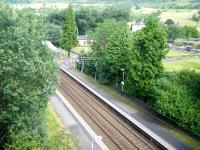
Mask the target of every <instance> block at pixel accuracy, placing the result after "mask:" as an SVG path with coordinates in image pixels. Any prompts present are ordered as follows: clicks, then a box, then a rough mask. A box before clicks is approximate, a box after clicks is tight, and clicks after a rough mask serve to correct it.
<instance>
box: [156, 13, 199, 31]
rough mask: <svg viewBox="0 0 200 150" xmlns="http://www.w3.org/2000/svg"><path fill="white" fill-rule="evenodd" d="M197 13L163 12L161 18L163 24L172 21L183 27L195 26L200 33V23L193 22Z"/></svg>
mask: <svg viewBox="0 0 200 150" xmlns="http://www.w3.org/2000/svg"><path fill="white" fill-rule="evenodd" d="M197 11H198V10H179V11H177V10H168V11H166V12H162V13H161V15H160V16H159V17H160V20H161V21H162V22H165V21H166V20H167V19H172V20H173V21H175V22H176V23H177V22H178V23H179V24H180V25H181V26H186V25H187V26H194V27H197V29H198V30H199V31H200V22H195V21H193V20H191V18H192V16H193V15H194V14H196V13H197Z"/></svg>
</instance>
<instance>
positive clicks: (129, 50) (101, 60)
mask: <svg viewBox="0 0 200 150" xmlns="http://www.w3.org/2000/svg"><path fill="white" fill-rule="evenodd" d="M166 24H167V27H171V26H173V27H175V25H174V22H173V21H172V20H169V21H167V22H166ZM186 28H188V27H182V29H184V34H186V33H187V32H190V31H186V30H187V29H186ZM168 35H169V34H168ZM185 36H186V35H185ZM91 38H92V39H93V43H92V49H93V51H92V53H91V54H90V56H96V57H98V59H97V60H96V62H93V61H92V62H86V64H85V72H86V73H90V74H93V75H94V73H97V79H98V80H99V81H100V82H101V83H104V84H109V85H112V86H115V87H117V88H119V87H120V81H122V71H121V69H124V70H125V92H126V93H127V94H130V95H134V96H137V97H139V98H142V99H143V100H144V101H145V102H146V103H147V104H149V105H150V106H152V107H153V108H154V110H155V111H157V112H158V113H159V114H161V115H163V116H166V117H167V118H170V119H172V120H174V121H175V122H177V124H178V125H179V126H181V127H183V128H186V129H188V130H190V131H191V132H193V133H194V134H196V135H200V130H199V129H200V128H199V127H200V116H199V113H200V112H199V109H198V108H199V106H200V103H199V98H200V97H199V94H198V93H199V92H200V83H199V82H200V76H199V74H198V73H195V72H189V71H183V72H180V73H165V72H164V70H163V66H162V59H163V58H165V55H166V54H167V52H168V48H167V44H166V39H167V36H166V34H165V31H164V28H163V27H161V26H160V25H159V23H158V20H155V19H154V18H150V19H148V20H147V22H146V27H145V28H143V29H142V30H140V31H137V32H136V33H133V34H132V35H131V33H130V32H129V31H128V29H127V26H126V24H125V23H124V24H123V22H118V21H116V20H105V21H104V22H103V23H100V24H98V26H97V28H96V29H95V31H94V32H93V33H92V35H91Z"/></svg>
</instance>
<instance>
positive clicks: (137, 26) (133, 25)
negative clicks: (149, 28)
mask: <svg viewBox="0 0 200 150" xmlns="http://www.w3.org/2000/svg"><path fill="white" fill-rule="evenodd" d="M129 25H130V29H131V31H132V32H136V31H138V30H141V29H143V28H144V27H145V23H144V22H143V21H140V22H135V23H129Z"/></svg>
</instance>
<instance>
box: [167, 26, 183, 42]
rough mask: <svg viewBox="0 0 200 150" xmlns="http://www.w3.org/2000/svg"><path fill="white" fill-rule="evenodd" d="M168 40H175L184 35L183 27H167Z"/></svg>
mask: <svg viewBox="0 0 200 150" xmlns="http://www.w3.org/2000/svg"><path fill="white" fill-rule="evenodd" d="M166 30H167V38H168V41H170V42H174V40H176V39H177V38H179V37H181V36H182V31H181V28H179V27H176V26H175V25H171V26H168V27H166Z"/></svg>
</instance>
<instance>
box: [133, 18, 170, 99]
mask: <svg viewBox="0 0 200 150" xmlns="http://www.w3.org/2000/svg"><path fill="white" fill-rule="evenodd" d="M167 51H168V50H167V43H166V33H165V31H164V29H162V28H161V27H160V25H159V23H158V21H157V20H155V19H152V18H151V19H149V20H148V21H147V22H146V27H145V28H144V29H143V30H140V31H138V32H136V33H135V34H134V38H133V54H134V58H135V59H134V60H133V61H134V62H133V66H132V67H131V68H132V70H131V81H132V84H133V86H134V94H135V95H137V96H139V97H144V98H145V97H148V96H151V91H152V90H153V89H154V87H155V84H156V82H157V79H158V78H159V77H160V76H161V74H162V72H163V65H162V59H163V58H165V55H166V54H167Z"/></svg>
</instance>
